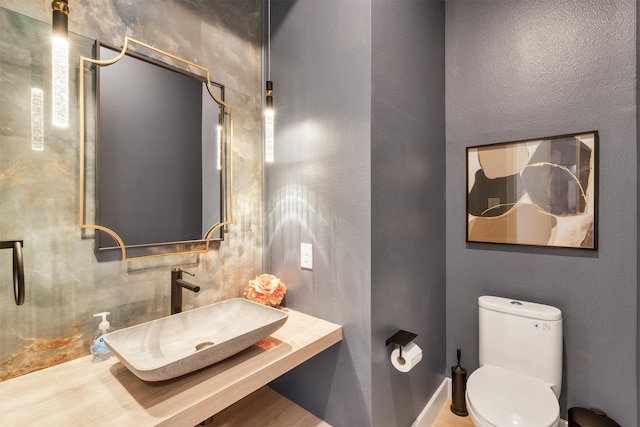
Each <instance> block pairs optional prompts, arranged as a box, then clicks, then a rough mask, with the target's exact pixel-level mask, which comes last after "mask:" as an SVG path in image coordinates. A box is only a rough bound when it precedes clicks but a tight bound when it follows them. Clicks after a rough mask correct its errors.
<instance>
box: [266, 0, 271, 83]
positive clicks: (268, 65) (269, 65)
mask: <svg viewBox="0 0 640 427" xmlns="http://www.w3.org/2000/svg"><path fill="white" fill-rule="evenodd" d="M267 80H271V0H267Z"/></svg>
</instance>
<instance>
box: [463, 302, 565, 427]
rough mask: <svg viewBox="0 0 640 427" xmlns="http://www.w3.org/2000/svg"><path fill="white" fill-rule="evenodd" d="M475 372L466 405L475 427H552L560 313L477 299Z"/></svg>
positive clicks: (544, 307) (559, 374) (557, 384)
mask: <svg viewBox="0 0 640 427" xmlns="http://www.w3.org/2000/svg"><path fill="white" fill-rule="evenodd" d="M478 306H479V307H478V309H479V315H478V320H479V335H480V336H479V338H480V352H479V361H480V368H478V369H476V370H475V371H474V372H473V373H472V374H471V375H470V376H469V379H468V380H467V391H466V403H467V411H468V412H469V415H470V416H471V420H472V421H473V423H474V424H475V425H476V426H478V427H508V426H518V427H551V426H557V425H558V422H559V420H560V405H559V404H558V397H559V396H560V389H561V387H562V312H561V311H560V310H559V309H557V308H555V307H551V306H548V305H543V304H536V303H531V302H524V301H515V300H510V299H507V298H500V297H493V296H482V297H480V298H479V299H478Z"/></svg>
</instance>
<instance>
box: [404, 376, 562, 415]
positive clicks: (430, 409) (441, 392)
mask: <svg viewBox="0 0 640 427" xmlns="http://www.w3.org/2000/svg"><path fill="white" fill-rule="evenodd" d="M447 400H451V378H449V377H445V379H444V380H443V381H442V384H440V386H439V387H438V389H437V390H436V392H435V393H433V396H431V399H429V402H427V405H426V406H425V407H424V409H423V410H422V412H420V415H418V418H416V420H415V421H414V422H413V424H411V427H431V426H432V425H433V423H434V422H435V421H436V418H437V417H438V414H439V413H440V410H441V409H442V405H444V404H445V402H446V401H447ZM558 427H569V423H568V422H567V421H565V420H563V419H560V422H559V423H558Z"/></svg>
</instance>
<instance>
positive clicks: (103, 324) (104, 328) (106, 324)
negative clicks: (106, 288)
mask: <svg viewBox="0 0 640 427" xmlns="http://www.w3.org/2000/svg"><path fill="white" fill-rule="evenodd" d="M110 314H111V313H110V312H108V311H103V312H102V313H96V314H94V315H93V317H100V316H102V321H100V324H99V325H98V329H100V330H101V331H102V332H103V333H107V331H109V328H110V327H111V324H110V323H109V321H108V320H107V316H108V315H110Z"/></svg>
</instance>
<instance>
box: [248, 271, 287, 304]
mask: <svg viewBox="0 0 640 427" xmlns="http://www.w3.org/2000/svg"><path fill="white" fill-rule="evenodd" d="M286 292H287V287H286V286H285V285H284V283H282V282H281V281H280V279H278V278H277V277H276V276H274V275H271V274H261V275H259V276H256V278H255V279H253V280H249V284H248V285H247V286H245V288H244V295H245V296H246V297H247V299H249V300H251V301H255V302H259V303H260V304H265V305H278V304H280V302H281V301H282V298H284V294H285V293H286Z"/></svg>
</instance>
